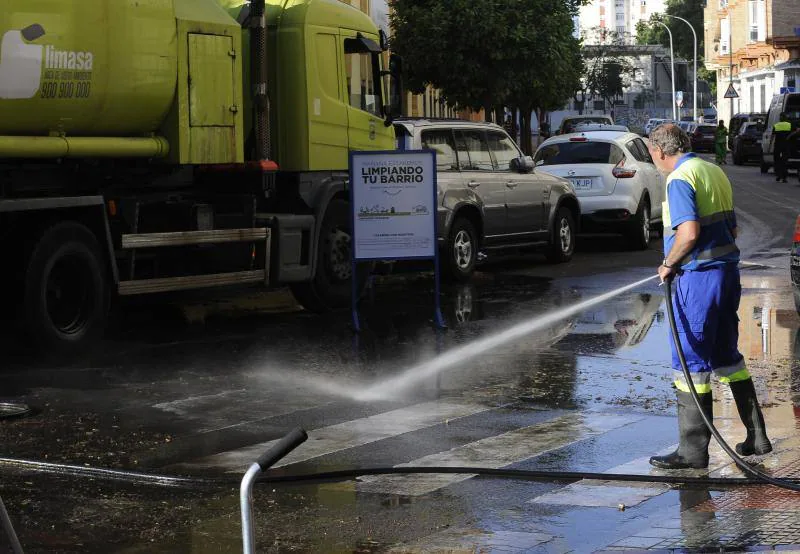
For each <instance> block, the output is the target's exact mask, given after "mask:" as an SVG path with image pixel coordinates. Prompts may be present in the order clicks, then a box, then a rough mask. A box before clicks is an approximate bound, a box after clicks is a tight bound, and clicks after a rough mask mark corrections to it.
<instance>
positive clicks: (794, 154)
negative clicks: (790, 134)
mask: <svg viewBox="0 0 800 554" xmlns="http://www.w3.org/2000/svg"><path fill="white" fill-rule="evenodd" d="M784 112H785V113H786V115H787V117H788V118H789V121H790V122H791V123H792V129H793V130H796V129H798V128H800V92H789V93H786V94H776V95H775V96H773V97H772V102H770V104H769V112H767V121H766V123H765V128H764V134H763V135H762V138H761V152H762V154H761V172H762V173H766V172H767V171H769V168H770V167H772V166H773V165H774V164H775V158H774V155H773V150H774V142H775V141H774V139H773V136H772V128H773V127H774V126H775V124H776V123H777V122H778V121H780V116H781V113H784ZM786 163H787V167H789V168H798V167H800V152H798V149H797V147H795V148H794V149H792V150H791V151H790V152H789V159H788V160H787V161H786Z"/></svg>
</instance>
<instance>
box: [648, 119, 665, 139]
mask: <svg viewBox="0 0 800 554" xmlns="http://www.w3.org/2000/svg"><path fill="white" fill-rule="evenodd" d="M664 121H666V119H658V118H652V119H648V120H647V123H645V125H644V136H646V137H649V136H650V131H652V130H653V129H655V128H656V127H658V126H659V125H661V124H662V123H663V122H664Z"/></svg>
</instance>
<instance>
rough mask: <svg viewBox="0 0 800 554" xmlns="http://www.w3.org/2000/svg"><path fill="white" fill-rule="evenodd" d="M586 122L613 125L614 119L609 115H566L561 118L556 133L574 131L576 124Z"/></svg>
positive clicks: (561, 133)
mask: <svg viewBox="0 0 800 554" xmlns="http://www.w3.org/2000/svg"><path fill="white" fill-rule="evenodd" d="M586 123H603V124H605V125H613V124H614V120H613V119H611V116H610V115H568V116H567V117H565V118H564V119H562V120H561V125H560V126H559V128H558V132H557V133H556V134H557V135H563V134H565V133H574V132H575V130H576V127H577V126H578V125H581V124H586Z"/></svg>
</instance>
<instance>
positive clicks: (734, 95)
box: [723, 83, 739, 98]
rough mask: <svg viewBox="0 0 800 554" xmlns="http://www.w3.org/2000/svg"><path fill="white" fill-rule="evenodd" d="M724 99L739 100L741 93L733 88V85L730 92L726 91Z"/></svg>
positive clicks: (730, 85)
mask: <svg viewBox="0 0 800 554" xmlns="http://www.w3.org/2000/svg"><path fill="white" fill-rule="evenodd" d="M723 98H739V93H738V92H736V89H735V88H733V83H731V84H729V85H728V90H726V91H725V96H724V97H723Z"/></svg>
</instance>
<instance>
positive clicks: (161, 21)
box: [0, 0, 178, 137]
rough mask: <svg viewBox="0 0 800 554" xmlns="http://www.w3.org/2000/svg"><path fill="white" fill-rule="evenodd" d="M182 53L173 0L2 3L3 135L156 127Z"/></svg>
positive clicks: (138, 131)
mask: <svg viewBox="0 0 800 554" xmlns="http://www.w3.org/2000/svg"><path fill="white" fill-rule="evenodd" d="M177 55H178V45H177V39H176V21H175V7H174V0H5V2H4V6H3V9H2V12H0V135H27V136H35V135H40V136H41V135H48V134H51V133H64V134H66V135H71V136H92V137H102V136H115V137H125V136H137V135H142V134H146V133H151V132H155V131H156V130H157V129H158V128H159V126H160V125H161V123H162V122H163V121H164V118H165V117H166V114H167V112H168V111H169V109H170V107H171V106H172V104H173V100H174V97H175V89H176V82H177V76H178V69H177Z"/></svg>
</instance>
